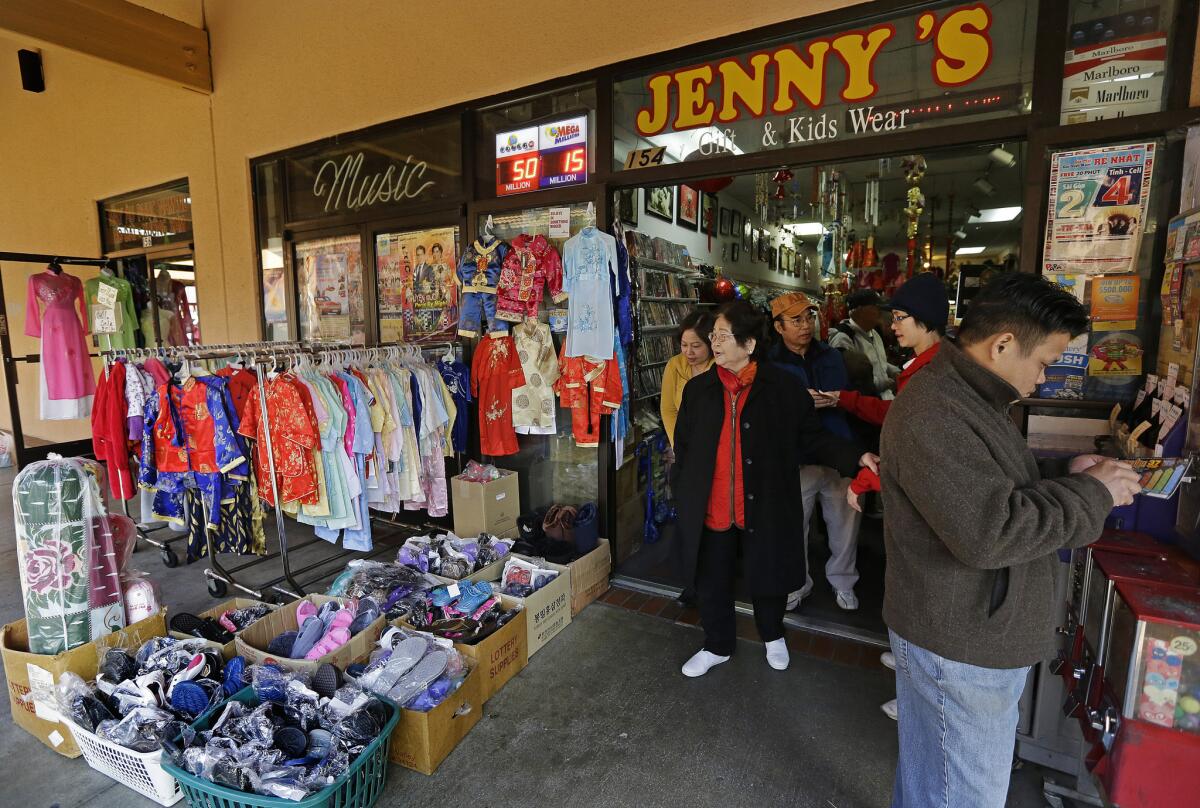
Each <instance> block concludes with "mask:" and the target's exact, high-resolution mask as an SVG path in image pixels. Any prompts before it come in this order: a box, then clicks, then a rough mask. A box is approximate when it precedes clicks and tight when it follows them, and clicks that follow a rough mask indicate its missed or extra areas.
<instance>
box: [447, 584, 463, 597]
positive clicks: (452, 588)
mask: <svg viewBox="0 0 1200 808" xmlns="http://www.w3.org/2000/svg"><path fill="white" fill-rule="evenodd" d="M446 592H448V593H449V595H450V597H452V598H456V597H458V596H459V595H460V594H462V590H461V589H459V588H458V584H450V585H449V586H448V587H446Z"/></svg>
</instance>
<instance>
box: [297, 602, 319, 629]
mask: <svg viewBox="0 0 1200 808" xmlns="http://www.w3.org/2000/svg"><path fill="white" fill-rule="evenodd" d="M316 616H317V607H316V606H315V605H314V604H313V602H312V601H311V600H302V601H300V603H299V604H297V606H296V626H297V627H300V626H302V625H304V621H305V620H307V619H308V618H310V617H316Z"/></svg>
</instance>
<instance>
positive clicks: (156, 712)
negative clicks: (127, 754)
mask: <svg viewBox="0 0 1200 808" xmlns="http://www.w3.org/2000/svg"><path fill="white" fill-rule="evenodd" d="M176 723H178V722H177V720H176V718H175V716H173V715H171V713H169V712H167V711H166V710H162V709H160V708H158V707H135V708H134V709H132V710H130V711H129V714H128V715H126V716H125V717H124V718H122V719H121V720H120V721H118V722H116V723H115V724H114V723H112V722H109V721H105V722H102V723H101V725H100V726H99V727H97V729H96V734H97V735H99V736H100V737H101V738H103V739H104V740H106V741H112V742H113V743H115V744H120V745H121V746H124V747H125V748H126V749H132V750H133V751H135V752H154V751H156V750H158V749H161V748H162V741H161V738H162V736H163V735H164V734H166V733H165V730H167V729H171V728H173V725H174V724H176Z"/></svg>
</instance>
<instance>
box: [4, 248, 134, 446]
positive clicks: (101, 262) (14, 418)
mask: <svg viewBox="0 0 1200 808" xmlns="http://www.w3.org/2000/svg"><path fill="white" fill-rule="evenodd" d="M4 262H9V263H21V264H45V265H48V266H56V267H61V266H63V265H68V264H69V265H78V266H93V267H109V268H111V267H112V266H113V265H114V262H113V260H112V259H110V258H80V257H77V256H67V255H52V254H49V253H22V252H0V355H2V357H3V361H4V384H5V387H6V388H7V394H8V415H9V423H11V424H12V433H13V461H14V464H15V465H16V467H17V468H21V467H23V466H25V465H27V464H29V463H32V462H34V461H36V460H45V459H46V456H47V455H48V454H50V453H51V452H56V453H58V454H61V455H63V456H64V457H78V456H81V455H90V454H91V453H92V442H91V439H85V440H76V441H62V442H59V443H45V444H38V445H36V446H29V445H28V444H26V442H25V432H24V429H23V428H22V426H21V406H20V402H19V401H18V399H17V384H18V378H17V373H18V367H17V365H18V364H19V363H21V362H24V363H26V364H30V365H36V364H38V363H40V362H41V361H42V358H41V356H39V355H38V354H23V355H20V356H15V355H14V354H13V351H12V342H11V341H10V339H9V326H8V323H9V320H8V306H7V303H6V302H5V300H6V299H5V293H4V271H3V270H4V269H5V266H4ZM89 355H90V356H91V357H92V358H93V359H94V358H97V357H98V356H99V354H89Z"/></svg>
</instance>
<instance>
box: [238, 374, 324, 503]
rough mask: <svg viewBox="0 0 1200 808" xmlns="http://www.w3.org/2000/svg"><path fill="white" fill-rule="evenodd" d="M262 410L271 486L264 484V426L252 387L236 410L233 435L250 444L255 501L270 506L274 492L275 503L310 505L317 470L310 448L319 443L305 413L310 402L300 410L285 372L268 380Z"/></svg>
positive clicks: (314, 497)
mask: <svg viewBox="0 0 1200 808" xmlns="http://www.w3.org/2000/svg"><path fill="white" fill-rule="evenodd" d="M264 388H265V390H266V409H267V412H268V413H270V419H271V420H270V426H271V432H270V436H271V451H270V456H271V458H272V459H274V461H275V485H274V486H272V485H271V484H270V480H271V466H270V461H269V460H268V453H267V440H266V438H267V424H266V422H264V421H263V420H262V418H261V417H260V413H261V406H260V404H259V397H260V394H259V391H258V387H257V386H255V387H254V388H253V389H252V390H251V391H250V398H249V399H247V400H246V407H245V409H244V410H242V414H241V424H240V426H239V427H238V433H239V434H241V435H244V436H245V437H247V438H251V439H253V440H254V442H255V443H254V471H255V473H256V475H257V477H258V479H259V489H258V490H259V496H261V497H262V499H263V501H265V502H266V503H267V504H268V505H271V506H274V505H275V491H278V492H279V499H280V502H281V504H282V503H285V502H299V503H302V504H308V505H315V504H316V503H317V501H318V497H317V469H316V463H315V460H314V458H313V449H314V448H315V447H316V446H317V445H318V444H319V443H320V436H319V434H318V432H317V427H316V424H315V422H314V421H315V419H314V418H313V417H312V416H311V415H310V414H309V413H310V412H311V410H312V407H311V403H310V405H309V406H308V407H305V404H304V399H303V398H302V394H301V390H302V389H303V388H301V387H300V386H299V382H298V380H297V379H296V377H295V376H292V375H291V374H290V373H285V374H282V375H279V376H276V377H275V378H273V379H268V380H267V381H266V382H265V383H264Z"/></svg>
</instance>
